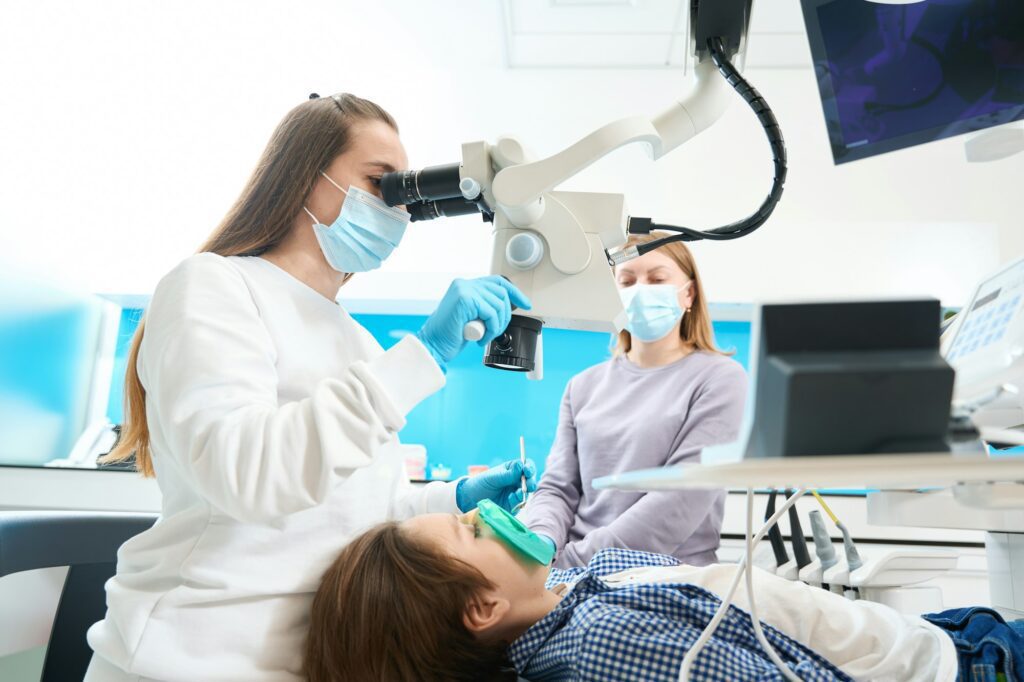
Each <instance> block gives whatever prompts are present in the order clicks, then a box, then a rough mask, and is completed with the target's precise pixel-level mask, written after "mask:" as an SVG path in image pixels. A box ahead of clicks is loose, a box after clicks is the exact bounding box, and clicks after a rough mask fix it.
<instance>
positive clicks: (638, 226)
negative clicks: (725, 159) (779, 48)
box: [629, 38, 786, 256]
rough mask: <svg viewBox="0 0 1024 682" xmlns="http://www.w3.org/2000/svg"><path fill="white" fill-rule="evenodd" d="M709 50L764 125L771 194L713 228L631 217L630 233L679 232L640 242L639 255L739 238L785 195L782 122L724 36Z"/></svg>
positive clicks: (710, 44)
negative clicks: (733, 58) (746, 212)
mask: <svg viewBox="0 0 1024 682" xmlns="http://www.w3.org/2000/svg"><path fill="white" fill-rule="evenodd" d="M708 50H709V51H710V52H711V59H712V61H714V63H715V66H717V67H718V71H719V72H720V73H721V74H722V76H723V77H724V78H725V79H726V80H727V81H728V82H729V85H731V86H732V87H733V89H734V90H736V92H738V93H739V94H740V96H741V97H743V99H744V100H745V101H746V102H747V104H748V105H750V108H751V109H753V111H754V114H755V115H756V116H757V119H758V121H760V122H761V126H762V127H763V128H764V132H765V135H767V137H768V143H769V145H771V149H772V162H773V164H774V166H775V175H774V177H773V178H772V188H771V191H769V193H768V196H767V197H765V200H764V201H763V202H762V203H761V206H760V207H759V208H758V209H757V211H755V212H754V213H752V214H751V215H749V216H747V217H746V218H744V219H743V220H738V221H736V222H734V223H730V224H728V225H724V226H722V227H717V228H714V229H711V230H696V229H693V228H690V227H679V226H677V225H660V224H658V223H655V222H653V221H652V220H651V219H650V218H630V219H629V232H630V233H631V234H649V233H650V232H651V231H652V230H663V231H668V232H677V233H679V234H677V235H674V236H671V237H662V238H661V239H655V240H654V241H650V242H647V243H645V244H638V245H637V247H636V249H637V253H636V255H637V256H642V255H643V254H645V253H648V252H650V251H653V250H654V249H657V248H658V247H660V246H664V245H665V244H671V243H672V242H680V241H682V242H689V241H697V240H699V239H713V240H726V239H738V238H739V237H743V236H745V235H748V234H750V233H751V232H753V231H754V230H756V229H757V228H759V227H760V226H761V225H763V224H764V223H765V221H766V220H768V216H770V215H771V214H772V211H774V210H775V206H776V204H778V203H779V200H780V199H781V198H782V190H783V186H784V185H785V183H786V143H785V140H783V138H782V130H781V129H780V128H779V122H778V121H777V120H776V119H775V114H773V113H772V110H771V107H769V106H768V103H767V102H766V101H765V99H764V97H762V96H761V93H759V92H758V91H757V90H756V89H755V88H754V86H752V85H751V84H750V83H748V82H747V81H746V80H745V79H744V78H743V76H741V75H740V72H739V71H737V70H736V67H735V66H733V65H732V62H730V61H729V58H728V56H727V55H726V53H725V46H724V45H723V44H722V39H721V38H708Z"/></svg>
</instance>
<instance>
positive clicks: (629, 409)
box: [520, 352, 747, 568]
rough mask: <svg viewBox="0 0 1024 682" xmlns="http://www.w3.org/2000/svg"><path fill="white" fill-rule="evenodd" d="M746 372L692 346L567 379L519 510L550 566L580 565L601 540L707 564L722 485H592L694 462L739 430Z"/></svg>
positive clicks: (716, 539)
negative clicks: (537, 473)
mask: <svg viewBox="0 0 1024 682" xmlns="http://www.w3.org/2000/svg"><path fill="white" fill-rule="evenodd" d="M746 391H747V378H746V374H745V373H744V371H743V368H742V367H741V366H740V365H739V363H737V362H736V361H734V360H732V359H730V358H728V357H725V356H722V355H718V354H715V353H706V352H695V353H691V354H690V355H687V356H686V357H684V358H682V359H680V360H677V361H676V362H673V363H672V364H669V365H664V366H662V367H653V368H647V369H642V368H640V367H637V366H636V365H634V364H633V363H632V362H630V361H629V360H627V359H626V358H625V357H621V356H620V357H617V358H613V359H612V360H609V361H608V362H603V363H601V364H600V365H596V366H594V367H591V368H590V369H588V370H585V371H583V372H581V373H580V374H578V375H576V376H575V377H573V378H572V380H570V381H569V385H568V386H566V389H565V395H564V396H563V398H562V407H561V412H560V414H559V419H558V431H557V432H556V434H555V442H554V445H553V446H552V448H551V453H550V454H549V455H548V459H547V464H546V468H545V471H544V476H543V477H542V478H541V481H540V485H539V486H538V488H537V492H536V493H534V494H533V495H532V496H531V497H530V502H529V504H527V506H526V508H525V509H524V510H523V512H522V513H521V514H520V519H521V520H522V521H523V522H524V523H525V524H526V525H527V526H528V527H529V528H530V529H532V530H533V531H535V532H538V533H543V534H545V535H548V536H549V537H551V538H553V539H554V541H555V544H556V545H557V546H558V548H559V552H558V554H557V556H556V557H555V564H554V565H555V566H556V567H559V568H564V567H569V566H585V565H586V564H587V562H588V561H589V560H590V558H591V557H592V556H593V555H594V554H595V553H596V552H597V551H598V550H600V549H603V548H605V547H623V548H627V549H639V550H646V551H648V552H658V553H660V554H669V555H672V556H675V557H677V558H678V559H679V560H680V561H682V562H683V563H687V564H691V565H695V566H703V565H706V564H709V563H713V562H715V561H716V560H717V559H716V555H715V551H716V550H717V549H718V545H719V539H720V538H719V533H720V530H721V527H722V512H723V508H724V506H725V492H724V491H720V490H679V491H675V490H673V491H658V492H650V493H638V492H627V491H618V490H594V489H593V488H592V487H591V486H590V482H591V481H592V480H593V479H595V478H598V477H600V476H607V475H609V474H616V473H620V472H623V471H630V470H633V469H644V468H649V467H658V466H664V465H667V464H679V463H681V462H699V461H700V453H701V450H702V449H703V448H704V447H705V446H708V445H717V444H722V443H728V442H731V441H733V440H735V439H736V438H737V437H738V436H739V428H740V422H741V421H742V418H743V407H744V402H745V400H746Z"/></svg>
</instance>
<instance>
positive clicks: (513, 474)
mask: <svg viewBox="0 0 1024 682" xmlns="http://www.w3.org/2000/svg"><path fill="white" fill-rule="evenodd" d="M526 489H527V491H529V492H533V491H534V490H536V489H537V466H536V465H535V464H534V463H533V460H532V459H528V460H526ZM480 500H490V501H492V502H494V503H495V504H497V505H499V506H500V507H502V508H503V509H504V510H505V511H508V512H510V511H512V508H513V507H515V506H516V505H517V504H519V503H520V502H522V501H523V463H522V462H520V461H519V460H518V459H511V460H509V461H507V462H505V463H504V464H499V465H498V466H496V467H491V468H490V469H488V470H487V471H485V472H483V473H481V474H477V475H476V476H470V477H469V478H464V479H462V480H461V481H459V487H458V488H456V490H455V504H457V505H458V506H459V509H461V510H462V511H463V512H468V511H473V510H474V509H476V505H477V504H478V503H479V502H480Z"/></svg>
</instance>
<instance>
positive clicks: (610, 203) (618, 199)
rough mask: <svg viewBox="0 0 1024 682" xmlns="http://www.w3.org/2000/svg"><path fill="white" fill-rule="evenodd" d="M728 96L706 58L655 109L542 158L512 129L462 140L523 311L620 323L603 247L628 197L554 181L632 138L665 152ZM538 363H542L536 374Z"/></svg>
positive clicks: (559, 319) (565, 323)
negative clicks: (674, 98) (485, 138)
mask: <svg viewBox="0 0 1024 682" xmlns="http://www.w3.org/2000/svg"><path fill="white" fill-rule="evenodd" d="M731 96H733V93H732V90H731V88H730V86H729V84H728V83H727V82H726V81H725V79H724V78H722V76H721V75H720V74H719V73H718V70H717V67H715V65H714V64H713V63H712V62H711V60H710V59H707V60H705V61H703V62H700V63H699V64H697V66H696V67H695V69H694V85H693V88H692V90H691V91H690V93H689V94H688V95H687V96H686V97H685V98H684V99H682V100H681V101H679V102H677V103H675V104H673V105H672V106H671V107H669V108H668V109H666V110H665V111H664V112H662V113H661V114H660V115H658V116H657V117H655V118H653V119H648V118H644V117H639V116H637V117H632V118H625V119H621V120H619V121H615V122H612V123H609V124H608V125H605V126H604V127H602V128H600V129H598V130H596V131H594V132H593V133H591V134H590V135H588V136H586V137H584V138H583V139H581V140H580V141H579V142H577V143H576V144H574V145H572V146H570V147H568V148H567V149H565V150H563V151H561V152H559V153H557V154H555V155H554V156H550V157H548V158H546V159H541V160H534V159H532V158H531V157H530V156H529V154H528V152H527V151H526V149H525V147H524V146H523V144H522V143H521V142H520V141H519V140H517V139H516V138H514V137H505V138H501V139H499V140H498V141H497V142H496V143H495V144H493V145H491V144H488V143H486V142H469V143H466V144H464V145H463V146H462V163H461V168H460V175H461V180H462V183H461V185H460V188H461V189H462V191H463V196H464V197H465V198H466V199H469V200H482V202H483V203H484V204H485V205H486V206H487V207H488V208H489V209H490V210H491V211H493V214H494V246H493V250H492V254H491V266H490V269H491V273H492V274H496V275H502V276H504V277H506V278H508V279H509V280H510V281H511V282H512V283H513V284H515V285H516V286H517V287H519V288H520V289H521V290H522V291H523V292H524V293H526V294H527V296H529V297H530V300H531V302H532V303H533V308H532V309H531V310H530V311H529V312H523V313H517V314H519V315H522V316H529V317H532V318H535V319H537V320H539V321H541V322H542V323H543V324H545V325H548V326H553V327H561V328H566V329H580V330H586V331H607V332H612V331H618V330H619V329H621V328H622V323H623V319H622V303H621V301H620V299H619V295H618V291H617V288H616V286H615V281H614V276H613V272H612V269H611V267H610V266H609V263H608V257H607V255H606V252H608V251H611V250H614V249H617V248H619V247H621V246H623V245H624V244H625V243H626V240H627V236H628V235H627V222H628V218H629V216H628V213H627V210H626V203H625V197H624V196H623V195H621V194H610V193H592V192H561V191H556V189H555V188H556V187H557V186H558V185H560V184H561V183H562V182H564V181H565V180H567V179H569V178H571V177H573V176H574V175H576V174H577V173H579V172H580V171H582V170H583V169H585V168H587V167H588V166H590V165H591V164H593V163H594V162H596V161H598V160H600V159H601V158H603V157H604V156H606V155H608V154H609V153H611V152H613V151H615V150H616V149H619V148H620V147H623V146H625V145H627V144H633V143H643V144H645V145H646V146H647V148H648V150H649V151H650V154H651V158H652V159H653V160H657V159H660V158H661V157H662V156H664V155H665V154H667V153H668V152H670V151H672V150H673V149H675V148H676V147H678V146H679V145H681V144H683V143H684V142H686V141H687V140H689V139H690V138H692V137H694V136H695V135H696V134H697V133H699V132H701V131H702V130H705V129H706V128H708V127H709V126H711V124H712V123H714V122H715V121H716V120H717V119H718V118H719V117H720V116H721V115H722V113H723V112H724V111H725V108H726V106H727V105H728V103H729V98H730V97H731ZM470 334H472V332H470ZM477 338H479V337H477ZM538 369H539V363H538V367H537V368H535V370H534V372H533V374H534V375H536V374H537V370H538Z"/></svg>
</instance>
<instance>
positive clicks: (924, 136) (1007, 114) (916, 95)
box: [801, 0, 1024, 164]
mask: <svg viewBox="0 0 1024 682" xmlns="http://www.w3.org/2000/svg"><path fill="white" fill-rule="evenodd" d="M801 2H802V5H803V13H804V21H805V23H806V25H807V36H808V39H809V41H810V47H811V56H812V58H813V60H814V70H815V75H816V77H817V81H818V88H819V90H820V93H821V102H822V107H823V109H824V112H825V122H826V126H827V128H828V134H829V139H830V142H831V144H832V156H833V158H834V159H835V162H836V163H837V164H838V163H845V162H848V161H854V160H857V159H862V158H866V157H869V156H874V155H876V154H881V153H884V152H889V151H893V150H896V149H903V148H905V147H911V146H913V145H917V144H922V143H924V142H931V141H933V140H939V139H942V138H946V137H951V136H953V135H959V134H961V133H966V132H971V131H975V130H981V129H983V128H988V127H990V126H994V125H999V124H1002V123H1008V122H1011V121H1016V120H1019V119H1021V118H1024V0H923V1H922V2H917V3H913V4H907V5H890V4H880V3H877V2H870V1H868V0H801Z"/></svg>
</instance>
